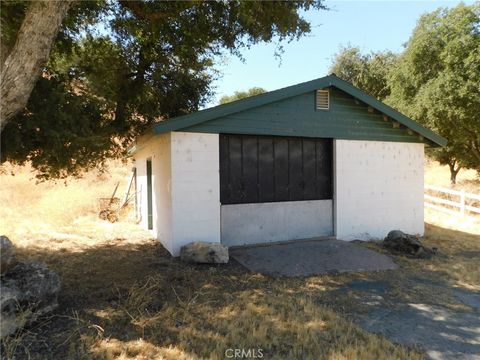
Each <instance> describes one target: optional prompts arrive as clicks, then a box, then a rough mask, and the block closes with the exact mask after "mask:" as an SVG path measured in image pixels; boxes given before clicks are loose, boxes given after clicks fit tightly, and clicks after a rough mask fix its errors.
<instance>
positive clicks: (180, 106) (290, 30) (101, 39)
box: [1, 0, 324, 178]
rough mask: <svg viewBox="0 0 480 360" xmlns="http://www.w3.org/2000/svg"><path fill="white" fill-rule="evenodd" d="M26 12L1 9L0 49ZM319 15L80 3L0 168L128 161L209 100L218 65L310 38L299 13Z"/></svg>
mask: <svg viewBox="0 0 480 360" xmlns="http://www.w3.org/2000/svg"><path fill="white" fill-rule="evenodd" d="M26 4H27V5H26ZM26 6H28V3H25V2H19V1H17V2H11V3H10V2H8V3H7V4H4V2H2V49H3V48H4V44H5V46H7V48H8V47H10V46H11V43H12V39H13V38H14V36H13V35H11V34H15V33H16V31H17V30H18V28H19V26H20V24H21V20H20V19H22V16H23V14H24V12H25V9H26ZM323 8H324V6H323V5H322V2H321V1H320V0H318V1H311V0H305V1H295V2H284V1H279V2H261V1H249V2H246V1H181V2H180V1H179V2H167V1H147V0H145V1H117V2H115V1H88V2H86V1H85V2H76V3H75V6H73V7H72V8H71V10H70V11H69V13H68V16H67V18H66V19H65V21H64V24H63V28H62V30H61V31H60V33H59V35H58V37H57V40H56V42H55V44H54V48H53V50H52V53H51V56H50V61H49V64H48V66H47V67H46V69H45V71H44V77H43V79H42V80H41V81H39V82H38V84H37V85H36V87H35V89H34V93H33V95H32V96H31V98H30V100H29V103H28V105H27V107H26V109H25V111H24V112H23V113H22V114H20V115H19V116H17V117H16V118H15V119H13V120H12V121H11V123H9V124H8V126H7V127H5V129H4V131H2V134H1V140H2V154H1V156H2V159H1V160H2V161H12V162H14V163H23V162H25V161H28V160H32V163H33V166H34V167H35V168H36V169H37V170H39V171H40V175H41V176H43V177H45V178H48V177H58V176H66V175H68V174H74V175H76V174H79V173H80V172H81V171H82V169H84V168H88V167H91V166H95V165H96V164H101V163H102V161H104V160H105V159H106V158H108V157H115V156H122V155H123V154H124V152H125V149H126V148H127V146H128V145H129V144H130V143H131V141H132V140H133V139H134V138H135V136H137V135H138V134H140V133H142V132H144V131H145V130H146V129H147V128H148V127H149V126H150V125H151V124H153V123H155V122H158V121H161V120H163V119H166V118H169V117H173V116H177V115H181V114H185V113H189V112H192V111H195V110H197V109H198V108H199V107H200V106H202V105H203V104H205V102H206V101H208V100H209V98H210V97H211V96H212V91H211V89H210V84H211V82H212V80H213V79H215V77H216V75H217V74H216V71H215V62H214V60H215V58H216V56H217V55H220V54H222V53H223V52H224V51H229V52H231V53H233V54H236V55H239V56H240V53H241V49H242V48H244V47H248V46H250V45H251V44H255V43H258V42H268V41H272V40H274V39H278V40H280V41H281V40H293V39H296V38H299V37H301V36H302V35H304V34H305V33H308V32H309V31H310V25H309V23H308V22H307V21H306V20H305V19H304V18H303V17H302V15H301V13H302V12H303V11H306V10H309V9H317V10H319V9H323ZM5 9H7V10H8V11H5ZM9 14H16V16H13V15H9ZM4 15H5V16H4ZM3 33H5V34H8V39H7V38H6V40H8V41H6V40H5V41H4V37H3ZM77 126H78V127H79V128H77Z"/></svg>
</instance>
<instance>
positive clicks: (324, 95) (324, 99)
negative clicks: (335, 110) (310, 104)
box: [316, 90, 330, 110]
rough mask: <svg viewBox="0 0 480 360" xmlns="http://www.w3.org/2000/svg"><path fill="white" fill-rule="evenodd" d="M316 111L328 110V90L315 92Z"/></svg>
mask: <svg viewBox="0 0 480 360" xmlns="http://www.w3.org/2000/svg"><path fill="white" fill-rule="evenodd" d="M316 104H317V110H328V109H329V107H330V93H329V91H328V90H317V96H316Z"/></svg>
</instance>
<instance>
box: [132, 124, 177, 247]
mask: <svg viewBox="0 0 480 360" xmlns="http://www.w3.org/2000/svg"><path fill="white" fill-rule="evenodd" d="M170 155H171V135H170V133H168V134H162V135H160V136H157V137H154V138H153V139H151V140H150V141H148V142H147V143H146V144H145V146H144V147H142V148H141V149H140V150H139V151H138V152H137V153H136V154H135V156H134V158H135V167H136V168H137V191H139V193H138V195H137V206H138V210H139V213H140V224H141V226H142V227H143V228H144V229H148V208H147V165H146V162H147V159H149V158H150V159H151V160H152V192H153V194H152V195H153V196H152V217H153V230H152V233H153V234H154V235H155V237H156V238H157V239H159V240H160V241H161V242H162V244H163V245H164V246H165V247H166V248H167V249H168V250H169V251H170V249H172V248H173V239H172V226H171V224H172V207H171V192H170V188H171V161H170V160H171V156H170Z"/></svg>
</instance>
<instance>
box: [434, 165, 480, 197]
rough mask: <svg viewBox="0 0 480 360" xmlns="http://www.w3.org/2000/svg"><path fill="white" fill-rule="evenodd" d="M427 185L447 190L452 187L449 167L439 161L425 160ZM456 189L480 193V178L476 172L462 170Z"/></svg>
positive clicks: (458, 176)
mask: <svg viewBox="0 0 480 360" xmlns="http://www.w3.org/2000/svg"><path fill="white" fill-rule="evenodd" d="M424 171H425V176H424V179H425V184H431V185H437V186H442V187H446V188H450V187H452V185H450V170H449V169H448V166H447V165H440V164H439V163H438V162H437V161H433V160H430V159H428V158H426V160H425V168H424ZM453 187H454V188H456V189H465V190H466V191H470V192H473V193H477V194H478V193H480V177H479V175H478V172H476V171H475V170H469V169H461V170H460V172H459V173H458V175H457V184H456V185H455V186H453Z"/></svg>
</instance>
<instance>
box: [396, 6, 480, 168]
mask: <svg viewBox="0 0 480 360" xmlns="http://www.w3.org/2000/svg"><path fill="white" fill-rule="evenodd" d="M388 83H389V85H390V87H391V95H390V96H389V97H388V100H387V101H388V102H389V103H390V104H392V105H393V106H394V107H396V108H398V109H399V110H400V111H402V112H404V113H405V114H407V115H409V116H410V117H412V118H413V119H415V120H417V121H419V122H421V123H423V124H425V125H426V126H428V127H430V128H432V129H434V130H435V131H437V132H438V133H439V134H440V135H442V136H444V137H446V138H447V139H448V141H449V144H448V145H447V147H445V148H442V149H439V150H435V151H434V152H433V155H434V157H435V158H436V159H437V160H439V161H440V162H441V163H443V164H450V165H452V164H453V165H454V164H455V163H458V164H459V165H460V166H463V167H469V168H475V169H477V170H480V4H479V3H476V4H474V5H471V6H466V5H464V4H460V5H458V6H457V7H455V8H452V9H438V10H436V11H434V12H432V13H430V14H426V15H424V16H422V17H421V18H420V20H419V21H418V23H417V26H416V28H415V30H414V32H413V34H412V36H411V38H410V40H409V41H408V43H407V44H406V48H405V51H404V53H403V54H402V55H401V57H400V58H399V61H398V65H397V67H396V68H395V69H394V70H393V71H392V72H391V73H390V75H389V81H388Z"/></svg>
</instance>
